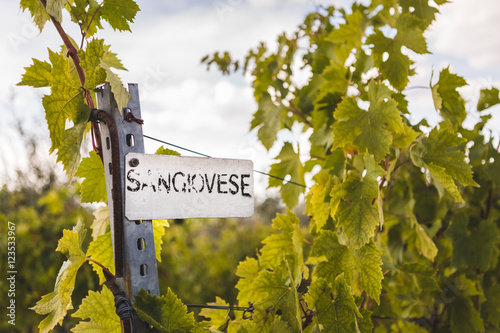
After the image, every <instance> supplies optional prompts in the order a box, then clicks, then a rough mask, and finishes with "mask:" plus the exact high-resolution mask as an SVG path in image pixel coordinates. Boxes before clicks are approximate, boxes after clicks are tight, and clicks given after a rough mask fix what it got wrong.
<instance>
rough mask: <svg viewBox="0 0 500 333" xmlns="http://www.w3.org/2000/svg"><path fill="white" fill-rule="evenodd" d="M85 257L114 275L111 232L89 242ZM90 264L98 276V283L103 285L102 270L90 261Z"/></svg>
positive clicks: (104, 279) (104, 280)
mask: <svg viewBox="0 0 500 333" xmlns="http://www.w3.org/2000/svg"><path fill="white" fill-rule="evenodd" d="M87 256H89V257H90V258H92V259H93V260H95V261H97V262H98V263H100V264H101V265H103V266H104V267H106V268H107V269H108V270H109V271H110V272H111V273H112V274H115V259H114V258H113V242H112V240H111V232H109V231H108V232H107V233H105V234H103V235H101V236H98V237H97V238H96V239H94V240H93V241H92V242H90V244H89V247H88V249H87ZM90 264H91V265H92V268H93V269H94V271H95V272H96V273H97V275H98V276H99V283H100V284H103V283H104V282H106V278H105V277H104V274H103V273H102V268H101V267H100V266H99V265H97V264H96V263H93V262H92V261H91V262H90Z"/></svg>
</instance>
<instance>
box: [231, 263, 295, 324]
mask: <svg viewBox="0 0 500 333" xmlns="http://www.w3.org/2000/svg"><path fill="white" fill-rule="evenodd" d="M251 288H252V292H253V294H252V296H253V300H254V302H255V304H254V306H255V309H256V312H254V315H253V320H255V321H259V320H266V317H267V316H268V315H269V310H272V312H273V313H276V312H277V311H278V310H280V311H279V312H280V313H281V319H282V320H283V321H285V322H286V323H288V325H290V327H291V332H300V331H301V327H302V319H301V318H302V314H301V312H300V305H299V299H298V295H297V290H296V285H295V283H294V282H293V277H292V276H291V272H290V270H289V268H288V264H287V263H286V261H282V262H281V264H280V265H279V266H276V267H274V271H273V272H271V271H268V270H261V271H260V272H259V275H258V276H257V277H256V278H255V279H254V281H253V283H252V287H251ZM240 293H241V291H240Z"/></svg>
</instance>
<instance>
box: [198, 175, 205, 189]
mask: <svg viewBox="0 0 500 333" xmlns="http://www.w3.org/2000/svg"><path fill="white" fill-rule="evenodd" d="M198 175H199V176H200V178H201V188H200V189H199V190H198V192H201V191H203V189H204V188H205V179H203V176H202V175H200V174H198Z"/></svg>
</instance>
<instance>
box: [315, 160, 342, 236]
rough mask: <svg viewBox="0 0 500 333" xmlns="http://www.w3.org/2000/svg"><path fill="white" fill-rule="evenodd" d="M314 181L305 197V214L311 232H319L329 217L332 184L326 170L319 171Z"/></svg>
mask: <svg viewBox="0 0 500 333" xmlns="http://www.w3.org/2000/svg"><path fill="white" fill-rule="evenodd" d="M342 157H343V154H342ZM314 180H315V181H316V183H315V184H314V185H313V186H312V187H311V189H310V190H309V192H308V193H307V196H306V212H307V214H308V215H309V216H310V229H311V232H319V231H320V230H321V229H322V228H323V226H324V225H325V224H326V221H327V220H328V217H329V216H330V192H331V190H332V186H333V184H332V179H331V176H330V174H329V173H328V170H321V171H320V172H319V173H318V174H316V175H315V176H314Z"/></svg>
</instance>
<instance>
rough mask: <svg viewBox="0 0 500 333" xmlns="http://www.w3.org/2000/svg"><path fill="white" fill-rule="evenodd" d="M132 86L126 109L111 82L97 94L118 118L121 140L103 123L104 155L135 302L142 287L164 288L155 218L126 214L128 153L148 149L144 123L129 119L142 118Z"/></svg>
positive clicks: (120, 280) (123, 271)
mask: <svg viewBox="0 0 500 333" xmlns="http://www.w3.org/2000/svg"><path fill="white" fill-rule="evenodd" d="M128 87H129V92H130V95H131V97H130V101H129V103H128V105H127V108H126V109H124V110H118V107H117V104H116V101H115V99H114V97H113V93H112V92H111V87H110V85H109V84H106V85H105V86H104V87H103V89H102V91H101V92H100V93H98V94H97V103H98V104H97V105H98V108H99V110H101V111H104V112H106V113H108V114H109V115H110V116H111V117H112V118H113V119H114V123H115V125H116V129H117V132H118V138H117V139H118V142H114V140H113V139H112V136H111V135H110V128H109V126H108V125H107V124H105V123H101V140H102V157H103V164H104V171H105V174H106V189H107V194H108V207H109V215H110V222H111V234H112V239H113V251H114V256H115V270H116V272H115V273H116V277H117V279H116V280H117V284H118V286H119V287H120V288H121V289H122V291H123V292H124V293H125V295H126V296H127V298H128V299H129V300H130V301H131V302H133V300H134V297H135V295H136V294H137V293H138V292H139V291H140V290H141V289H144V290H146V291H148V292H149V293H151V294H155V295H159V294H160V291H159V285H158V270H157V265H156V255H155V245H154V235H153V225H152V221H151V220H140V221H130V220H128V219H127V218H126V217H125V214H124V207H125V161H126V160H125V157H126V155H127V154H128V153H144V141H143V134H142V125H141V124H139V123H138V122H134V121H132V122H130V121H126V120H125V117H126V116H127V113H128V112H131V113H132V115H133V117H135V118H138V119H140V118H141V108H140V103H139V90H138V86H137V84H129V85H128ZM129 116H130V115H129ZM115 140H116V139H115ZM112 149H118V151H119V160H118V161H115V164H116V163H118V164H119V167H118V166H117V165H114V164H113V158H112ZM115 154H116V153H115ZM115 156H116V155H115ZM115 172H119V174H120V182H119V183H121V186H120V192H121V198H122V202H121V205H118V206H120V207H121V212H118V215H117V216H121V217H122V218H120V220H121V221H115V216H114V215H115V212H114V209H113V207H115V206H116V205H114V203H113V195H112V191H113V190H112V189H113V173H115ZM115 184H116V182H115ZM114 223H122V226H121V229H122V231H123V234H122V235H117V234H115V230H116V228H115V225H114ZM118 229H120V228H118ZM117 242H118V243H117ZM116 244H121V247H120V246H119V247H118V250H117V248H116V247H115V245H116ZM120 255H121V256H123V257H122V259H123V260H120V257H119V256H120ZM117 256H118V257H117ZM120 262H122V264H123V265H122V266H121V267H119V264H118V263H120ZM137 324H138V325H136V330H135V331H134V332H146V331H147V330H148V328H147V325H145V324H143V323H142V322H141V323H137Z"/></svg>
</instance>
